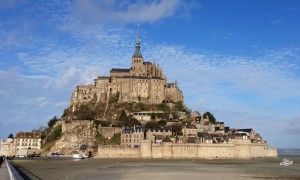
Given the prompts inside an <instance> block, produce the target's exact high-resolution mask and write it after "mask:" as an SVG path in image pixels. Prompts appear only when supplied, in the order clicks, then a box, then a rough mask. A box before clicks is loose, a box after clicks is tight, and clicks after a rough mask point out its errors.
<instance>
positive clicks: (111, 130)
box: [98, 127, 123, 138]
mask: <svg viewBox="0 0 300 180" xmlns="http://www.w3.org/2000/svg"><path fill="white" fill-rule="evenodd" d="M122 130H123V128H122V127H98V132H99V133H100V134H101V135H102V136H103V137H105V138H112V137H113V136H114V134H118V133H119V134H121V133H122Z"/></svg>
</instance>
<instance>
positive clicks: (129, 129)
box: [122, 126, 145, 134]
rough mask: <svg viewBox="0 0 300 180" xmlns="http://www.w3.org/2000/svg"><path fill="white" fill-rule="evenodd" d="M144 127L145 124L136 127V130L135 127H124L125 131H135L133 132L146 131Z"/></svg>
mask: <svg viewBox="0 0 300 180" xmlns="http://www.w3.org/2000/svg"><path fill="white" fill-rule="evenodd" d="M144 129H145V128H144V127H143V126H137V127H135V131H134V127H125V129H123V131H122V132H123V133H128V134H129V133H133V132H144Z"/></svg>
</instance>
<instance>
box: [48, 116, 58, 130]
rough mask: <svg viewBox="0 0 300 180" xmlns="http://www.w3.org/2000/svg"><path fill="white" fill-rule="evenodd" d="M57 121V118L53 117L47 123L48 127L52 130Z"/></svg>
mask: <svg viewBox="0 0 300 180" xmlns="http://www.w3.org/2000/svg"><path fill="white" fill-rule="evenodd" d="M57 121H58V119H57V117H56V116H54V117H53V118H52V119H50V120H49V121H48V127H50V128H52V127H53V126H54V124H55V123H56V122H57Z"/></svg>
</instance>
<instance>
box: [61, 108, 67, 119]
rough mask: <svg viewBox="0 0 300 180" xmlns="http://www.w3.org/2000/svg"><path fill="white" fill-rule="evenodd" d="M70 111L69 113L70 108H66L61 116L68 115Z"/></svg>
mask: <svg viewBox="0 0 300 180" xmlns="http://www.w3.org/2000/svg"><path fill="white" fill-rule="evenodd" d="M68 113H69V108H66V109H65V110H64V112H63V114H62V116H61V118H64V117H66V116H67V115H68Z"/></svg>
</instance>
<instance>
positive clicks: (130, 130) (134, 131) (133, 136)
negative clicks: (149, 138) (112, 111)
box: [121, 126, 145, 148]
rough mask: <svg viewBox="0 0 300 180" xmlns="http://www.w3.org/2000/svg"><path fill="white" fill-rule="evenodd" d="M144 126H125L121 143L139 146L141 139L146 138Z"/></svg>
mask: <svg viewBox="0 0 300 180" xmlns="http://www.w3.org/2000/svg"><path fill="white" fill-rule="evenodd" d="M144 129H145V128H144V127H142V126H138V127H136V126H134V127H125V128H124V130H123V131H122V133H121V145H124V146H130V147H132V148H139V147H140V142H141V140H143V139H144Z"/></svg>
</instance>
